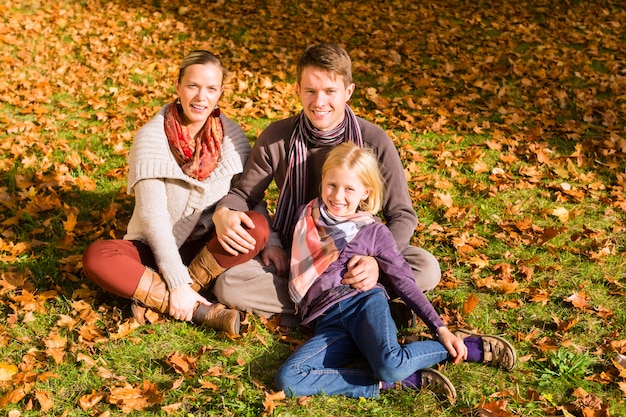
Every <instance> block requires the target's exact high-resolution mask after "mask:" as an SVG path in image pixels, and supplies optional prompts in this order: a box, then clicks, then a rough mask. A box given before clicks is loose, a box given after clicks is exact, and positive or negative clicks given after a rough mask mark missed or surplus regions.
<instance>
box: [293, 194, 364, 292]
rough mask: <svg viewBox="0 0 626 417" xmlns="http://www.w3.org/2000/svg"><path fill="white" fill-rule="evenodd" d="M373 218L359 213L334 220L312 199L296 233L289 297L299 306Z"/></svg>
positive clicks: (296, 227) (322, 206)
mask: <svg viewBox="0 0 626 417" xmlns="http://www.w3.org/2000/svg"><path fill="white" fill-rule="evenodd" d="M373 222H374V216H373V215H372V214H370V213H368V212H363V211H358V212H356V213H354V214H350V215H348V216H341V217H333V216H331V215H330V214H329V213H328V211H326V206H325V205H324V203H323V202H322V200H321V199H320V198H316V199H314V200H311V202H309V203H308V204H307V205H306V207H305V208H304V209H303V210H302V212H301V213H300V217H299V218H298V221H297V222H296V225H295V230H294V233H293V247H292V249H291V269H290V276H289V296H290V297H291V299H292V300H293V301H294V302H295V303H300V301H302V299H303V298H304V296H305V295H306V293H307V291H308V290H309V288H311V285H313V283H314V282H315V280H316V279H317V278H318V277H319V276H320V275H321V274H323V273H324V271H326V268H328V266H329V265H330V264H332V263H333V262H334V261H336V260H337V258H338V257H339V252H340V251H341V250H342V249H343V248H345V247H346V246H347V245H348V243H350V241H351V240H352V239H353V238H354V237H355V236H356V234H357V233H358V232H359V230H361V228H362V227H363V226H365V225H367V224H369V223H373Z"/></svg>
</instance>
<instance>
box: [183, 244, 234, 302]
mask: <svg viewBox="0 0 626 417" xmlns="http://www.w3.org/2000/svg"><path fill="white" fill-rule="evenodd" d="M187 269H188V270H189V275H191V279H193V284H191V288H193V289H194V290H196V291H200V290H201V289H202V288H204V287H205V286H206V285H207V284H208V283H209V282H211V281H212V280H213V279H215V278H217V276H218V275H219V274H221V273H222V272H224V271H225V269H224V268H222V267H221V266H220V265H219V264H218V263H217V261H216V260H215V258H214V257H213V255H212V254H211V252H209V250H208V249H207V247H206V245H205V246H204V247H203V248H202V250H201V251H200V252H198V254H197V255H196V257H195V258H193V261H191V263H190V264H189V267H188V268H187Z"/></svg>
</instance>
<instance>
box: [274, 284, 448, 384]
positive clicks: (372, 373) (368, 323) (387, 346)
mask: <svg viewBox="0 0 626 417" xmlns="http://www.w3.org/2000/svg"><path fill="white" fill-rule="evenodd" d="M313 326H314V336H313V337H312V338H311V339H309V340H308V341H306V342H305V343H304V344H303V345H302V346H300V347H299V348H298V350H296V351H295V352H294V353H293V354H292V355H291V356H290V357H289V358H288V359H287V361H286V362H285V363H284V364H283V365H282V366H281V367H280V368H279V369H278V372H277V373H276V376H275V383H276V386H277V388H278V389H280V390H283V391H285V394H286V395H288V396H293V397H296V396H306V395H314V394H322V393H323V394H327V395H345V396H347V397H378V394H379V393H380V389H379V382H380V381H385V382H398V381H402V380H403V379H404V378H406V377H408V376H409V375H411V374H412V373H414V372H416V371H418V370H420V369H424V368H429V367H431V366H433V365H435V364H437V363H440V362H443V361H445V360H446V359H447V358H448V351H447V350H446V348H445V347H444V346H443V345H442V344H441V343H439V342H437V341H432V340H425V341H418V342H411V343H407V344H405V345H401V344H399V343H398V336H397V329H396V324H395V322H394V321H393V319H392V318H391V312H390V310H389V304H388V302H387V299H386V297H385V295H384V292H383V290H382V289H380V288H375V289H373V290H370V291H367V292H364V293H361V294H358V295H356V296H354V297H351V298H349V299H347V300H344V301H340V302H339V303H337V304H336V305H334V306H333V307H331V308H330V309H328V310H327V311H326V312H325V313H324V315H322V316H320V317H319V318H318V319H316V320H315V321H314V322H313ZM360 354H362V355H363V356H364V357H365V358H366V359H367V361H368V363H369V366H370V368H367V369H363V368H348V367H347V366H348V365H349V364H350V363H352V362H353V361H354V360H355V359H356V358H357V357H359V355H360Z"/></svg>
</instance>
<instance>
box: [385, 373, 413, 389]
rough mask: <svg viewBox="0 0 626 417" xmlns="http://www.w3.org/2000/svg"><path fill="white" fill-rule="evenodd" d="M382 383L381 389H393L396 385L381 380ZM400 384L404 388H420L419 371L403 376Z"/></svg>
mask: <svg viewBox="0 0 626 417" xmlns="http://www.w3.org/2000/svg"><path fill="white" fill-rule="evenodd" d="M382 383H383V384H382V388H381V389H382V390H388V389H393V388H395V387H396V383H395V382H385V381H382ZM400 384H401V385H402V387H404V388H409V389H420V388H421V387H422V373H421V372H420V371H417V372H415V373H412V374H411V375H409V376H407V377H406V378H404V379H403V380H402V382H401V383H400Z"/></svg>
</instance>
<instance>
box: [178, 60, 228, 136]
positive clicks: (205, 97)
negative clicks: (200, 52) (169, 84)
mask: <svg viewBox="0 0 626 417" xmlns="http://www.w3.org/2000/svg"><path fill="white" fill-rule="evenodd" d="M222 79H223V74H222V71H221V70H220V68H219V67H218V66H217V65H215V64H211V63H208V64H194V65H190V66H188V67H187V68H186V69H185V71H184V73H183V78H182V79H181V80H180V82H177V83H176V93H178V97H179V98H180V104H181V106H182V108H183V114H184V118H183V123H184V124H185V126H187V128H188V129H189V133H190V134H191V135H192V136H193V135H195V134H196V133H197V132H198V131H199V130H200V129H201V128H202V126H203V125H204V122H206V120H207V119H208V117H209V116H210V115H211V113H212V112H213V110H214V109H215V106H216V105H217V101H218V100H219V98H220V96H221V95H222V92H223V91H224V88H223V87H222Z"/></svg>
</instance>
